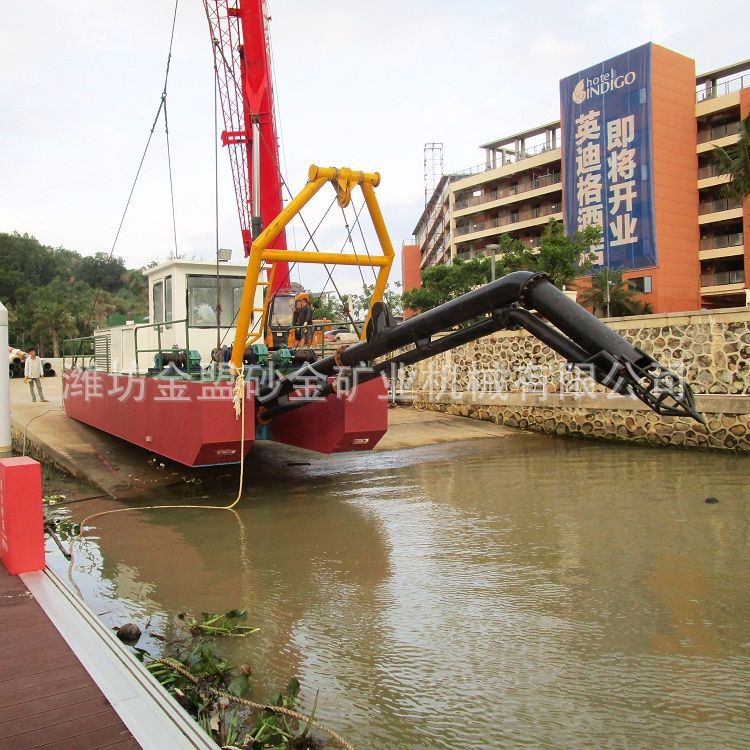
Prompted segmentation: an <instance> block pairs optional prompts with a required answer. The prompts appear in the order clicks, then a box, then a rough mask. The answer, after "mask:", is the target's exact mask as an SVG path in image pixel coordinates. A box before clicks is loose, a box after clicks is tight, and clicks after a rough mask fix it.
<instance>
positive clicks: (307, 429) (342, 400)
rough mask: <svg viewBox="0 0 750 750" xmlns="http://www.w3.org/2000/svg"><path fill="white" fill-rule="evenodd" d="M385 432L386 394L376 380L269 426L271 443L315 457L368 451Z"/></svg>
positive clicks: (282, 416)
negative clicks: (309, 452)
mask: <svg viewBox="0 0 750 750" xmlns="http://www.w3.org/2000/svg"><path fill="white" fill-rule="evenodd" d="M387 430H388V391H387V390H386V387H385V384H384V383H383V381H382V380H380V379H379V378H376V379H375V380H370V381H369V382H367V383H363V384H362V385H358V386H356V387H355V388H354V389H352V391H351V393H349V394H347V395H346V396H343V395H341V396H335V395H334V396H328V397H327V398H326V399H324V400H322V401H314V402H312V403H310V404H307V406H305V407H304V408H303V409H297V410H296V411H291V412H288V413H287V414H282V415H281V416H280V417H276V419H274V420H273V422H271V439H272V440H275V441H276V442H278V443H286V444H287V445H295V446H297V447H298V448H307V449H308V450H312V451H317V452H318V453H342V452H347V451H369V450H371V449H372V448H374V447H375V446H376V445H377V443H378V441H379V440H380V439H381V438H382V437H383V435H385V433H386V432H387Z"/></svg>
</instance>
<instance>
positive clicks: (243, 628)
mask: <svg viewBox="0 0 750 750" xmlns="http://www.w3.org/2000/svg"><path fill="white" fill-rule="evenodd" d="M178 617H180V619H183V618H184V617H185V615H184V613H182V616H180V615H178ZM245 620H247V610H245V609H230V610H229V612H224V613H223V614H216V613H215V612H201V621H200V622H198V621H197V620H191V621H190V622H189V623H188V627H189V628H190V632H191V633H192V634H193V635H226V636H233V637H235V638H244V637H245V636H247V635H250V634H251V633H257V632H258V631H259V630H260V628H255V627H253V626H252V625H243V624H242V623H243V622H244V621H245Z"/></svg>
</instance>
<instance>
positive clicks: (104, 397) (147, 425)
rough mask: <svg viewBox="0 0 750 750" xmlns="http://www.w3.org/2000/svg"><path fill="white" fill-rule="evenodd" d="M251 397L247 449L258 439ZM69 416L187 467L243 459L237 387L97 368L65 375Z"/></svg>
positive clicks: (248, 399)
mask: <svg viewBox="0 0 750 750" xmlns="http://www.w3.org/2000/svg"><path fill="white" fill-rule="evenodd" d="M250 389H251V384H248V396H247V398H246V399H245V442H244V447H243V449H242V452H243V453H245V454H246V453H247V452H248V451H249V450H250V448H251V447H252V444H253V441H254V440H255V401H254V398H253V396H252V394H251V393H249V391H250ZM63 403H64V405H65V411H66V413H67V414H68V416H69V417H72V418H73V419H76V420H78V421H79V422H83V423H84V424H87V425H90V426H91V427H96V428H97V429H99V430H103V431H104V432H107V433H109V434H110V435H114V436H115V437H118V438H121V439H123V440H127V441H128V442H129V443H134V444H135V445H139V446H140V447H141V448H145V449H146V450H149V451H153V452H154V453H156V454H158V455H160V456H165V457H167V458H170V459H172V460H173V461H177V462H179V463H181V464H185V465H186V466H210V465H215V464H228V463H237V462H238V461H239V460H240V457H241V452H240V451H241V448H240V439H241V425H240V421H239V420H238V419H237V418H236V416H235V413H234V408H233V406H232V386H231V385H228V384H221V385H217V384H214V383H202V382H193V381H184V380H178V379H174V378H170V379H161V378H145V377H135V376H130V375H119V374H113V373H106V372H96V371H93V370H66V371H65V372H64V373H63Z"/></svg>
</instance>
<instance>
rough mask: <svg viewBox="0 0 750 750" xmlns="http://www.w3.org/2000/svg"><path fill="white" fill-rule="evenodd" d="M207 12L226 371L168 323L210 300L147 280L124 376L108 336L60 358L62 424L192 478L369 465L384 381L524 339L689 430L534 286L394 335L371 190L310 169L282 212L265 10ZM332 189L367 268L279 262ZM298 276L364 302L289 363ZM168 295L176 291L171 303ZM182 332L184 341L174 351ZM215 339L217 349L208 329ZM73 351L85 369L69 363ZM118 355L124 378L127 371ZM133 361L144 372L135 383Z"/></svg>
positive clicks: (640, 361)
mask: <svg viewBox="0 0 750 750" xmlns="http://www.w3.org/2000/svg"><path fill="white" fill-rule="evenodd" d="M204 5H205V9H206V14H207V18H208V21H209V28H210V31H211V39H212V44H213V48H214V59H215V68H216V80H217V87H218V92H219V98H220V100H221V105H222V111H223V115H224V122H225V130H224V131H223V132H222V134H221V140H222V143H223V144H224V145H225V146H226V147H227V149H228V151H229V156H230V162H231V165H232V172H233V176H234V183H235V194H236V199H237V207H238V212H239V219H240V229H241V235H242V242H243V247H244V251H245V255H246V256H247V258H248V260H247V270H246V274H245V278H244V282H242V292H241V298H239V300H238V299H237V296H236V295H235V292H237V293H239V285H236V286H235V282H236V281H237V280H236V279H232V278H227V279H225V280H222V281H221V286H220V279H219V273H218V270H217V276H216V292H215V295H214V296H215V298H216V299H217V300H219V299H225V300H226V301H225V302H223V303H222V304H221V305H220V304H219V303H218V302H217V304H216V310H215V313H216V315H215V318H216V320H217V321H218V320H219V317H220V315H219V314H220V313H221V311H222V310H225V311H228V308H229V307H230V306H231V307H232V309H233V310H234V313H235V314H234V320H230V321H229V325H227V322H226V318H224V321H225V322H224V327H225V329H226V330H225V334H224V335H225V336H226V335H228V334H229V333H231V332H233V343H232V348H231V355H230V356H227V355H228V351H227V349H226V347H224V348H222V347H220V346H217V347H215V348H214V349H213V350H212V353H211V354H209V353H208V352H202V351H196V350H194V348H192V347H191V342H195V341H197V340H199V339H197V338H196V332H195V329H193V328H191V325H194V324H195V320H193V319H192V318H191V315H192V314H193V313H192V312H191V310H188V311H186V318H185V320H173V319H172V318H171V312H172V310H173V309H179V308H178V307H175V308H173V301H177V300H184V299H186V298H189V293H191V289H192V290H193V292H194V293H195V298H196V300H199V299H200V300H203V301H202V303H201V305H199V307H208V308H210V305H208V303H207V302H206V301H205V300H209V299H211V297H210V295H208V296H205V297H201V296H200V295H202V294H203V293H204V292H203V291H202V290H204V287H203V286H201V284H203V283H204V281H203V280H205V278H206V277H205V276H202V275H196V274H194V273H191V272H189V271H186V272H184V273H182V272H180V273H179V274H178V272H177V270H175V272H174V273H171V272H170V273H171V275H165V276H164V278H163V279H162V278H158V279H157V278H156V274H155V273H154V283H153V284H152V285H151V286H150V288H149V294H150V299H151V312H152V317H151V320H150V323H149V324H147V325H145V326H144V325H137V326H127V325H126V326H124V327H121V329H120V330H118V331H117V332H116V335H117V338H116V341H117V342H118V344H117V346H118V348H117V351H118V352H119V353H120V355H119V356H120V359H121V360H123V361H116V360H115V359H114V358H113V341H114V340H115V339H114V338H113V337H112V335H110V334H109V333H108V332H107V331H106V330H103V331H97V332H96V335H95V336H94V337H92V340H91V341H90V342H88V343H85V342H82V341H80V340H79V341H78V342H77V343H76V342H74V346H73V348H72V349H70V348H69V350H68V351H70V352H71V353H72V354H73V355H74V359H73V361H72V367H68V368H65V373H64V378H65V389H64V403H65V408H66V410H67V413H68V414H69V415H70V416H71V417H73V418H75V419H78V420H80V421H82V422H85V423H87V424H89V425H92V426H94V427H97V428H99V429H102V430H105V431H107V432H109V433H110V434H113V435H116V436H118V437H121V438H123V439H125V440H128V441H130V442H133V443H135V444H137V445H140V446H142V447H144V448H147V449H148V450H150V451H153V452H155V453H158V454H160V455H163V456H167V457H169V458H172V459H174V460H176V461H179V462H181V463H183V464H186V465H189V466H198V465H207V464H222V463H234V462H237V461H239V460H241V458H242V457H243V456H244V455H245V454H246V453H247V451H248V450H249V449H250V447H251V446H252V443H253V441H254V440H256V439H271V440H275V441H279V442H283V443H287V444H291V445H296V446H299V447H302V448H308V449H311V450H316V451H319V452H323V453H331V452H338V451H353V450H369V449H371V448H372V447H374V446H375V445H376V444H377V442H378V441H379V440H380V438H381V437H382V436H383V435H384V434H385V432H386V430H387V428H388V417H387V407H388V405H387V400H386V394H387V391H386V384H385V381H387V379H388V378H393V377H395V375H396V374H397V370H398V368H400V367H405V366H407V365H410V364H414V363H416V362H419V361H421V360H423V359H425V358H427V357H431V356H434V355H436V354H439V353H441V352H445V351H447V350H449V349H451V348H453V347H456V346H460V345H462V344H465V343H467V342H469V341H473V340H474V339H477V338H479V337H481V336H486V335H488V334H491V333H493V332H495V331H498V330H500V329H503V328H511V329H512V328H524V329H526V330H527V331H529V332H530V333H531V334H533V335H534V336H536V337H537V338H538V339H540V340H541V341H542V342H544V343H545V344H547V345H548V346H549V347H551V348H552V349H553V350H555V351H556V352H558V353H559V354H560V355H561V356H562V357H563V358H564V359H565V360H566V361H567V362H568V363H569V365H570V366H571V367H579V368H581V369H582V370H583V371H584V372H585V373H587V374H590V375H591V376H592V377H593V378H594V380H596V381H597V382H598V383H600V384H602V385H603V386H605V387H607V388H609V389H610V390H612V391H614V392H616V393H619V394H633V395H635V396H636V397H638V398H639V399H640V400H641V401H643V402H644V403H645V404H647V405H648V406H649V408H651V409H653V410H654V411H655V412H657V413H659V414H663V415H667V416H683V417H691V418H694V419H697V420H701V417H700V415H699V414H698V413H697V411H696V408H695V402H694V398H693V394H692V392H691V390H690V387H689V385H687V384H686V383H685V382H683V380H682V379H681V378H679V377H678V376H677V375H676V374H675V373H673V372H670V371H669V370H668V369H666V368H665V367H663V366H662V365H661V364H659V363H658V362H656V361H655V360H654V359H653V358H651V357H650V356H649V355H647V354H646V353H644V352H642V351H640V350H638V349H636V348H635V347H633V346H632V345H631V344H629V343H628V342H627V341H625V340H624V339H623V338H622V337H621V336H619V335H618V334H617V333H615V332H614V331H612V330H610V329H609V328H607V327H606V326H605V325H604V324H603V323H601V321H599V320H597V319H596V318H595V317H594V316H592V315H591V314H589V313H588V312H587V311H586V310H584V309H583V308H582V307H580V306H579V305H577V304H576V303H575V302H573V301H571V300H570V299H568V297H566V296H565V295H564V294H563V293H562V292H561V291H559V290H558V289H556V288H555V287H554V285H553V284H552V283H551V282H550V281H549V279H548V278H547V277H546V276H545V275H544V274H534V273H528V272H517V273H512V274H510V275H508V276H506V277H504V278H501V279H499V280H497V281H494V282H492V283H490V284H487V285H485V286H482V287H480V288H478V289H475V290H474V291H472V292H469V293H467V294H464V295H463V296H461V297H458V298H457V299H454V300H452V301H450V302H447V303H445V304H443V305H440V306H439V307H436V308H434V309H432V310H429V311H426V312H423V313H422V314H420V315H417V316H415V317H413V318H410V319H408V320H406V321H405V322H403V323H401V324H399V325H396V326H393V325H392V324H391V321H390V315H389V313H388V310H387V309H386V307H385V305H384V304H383V301H382V300H383V295H384V292H385V289H386V285H387V281H388V275H389V271H390V268H391V265H392V263H393V260H394V256H395V253H394V250H393V245H392V243H391V240H390V237H389V235H388V231H387V228H386V225H385V222H384V220H383V216H382V213H381V211H380V207H379V205H378V201H377V198H376V196H375V188H376V187H377V186H378V184H379V183H380V175H379V174H378V173H375V172H363V171H357V170H352V169H349V168H346V167H342V168H334V167H325V168H323V167H318V166H315V165H313V166H311V167H310V169H309V172H308V181H307V183H306V184H305V185H304V187H303V188H302V190H301V191H300V192H299V194H298V195H297V196H296V197H294V198H292V199H291V201H290V202H289V203H288V205H287V206H283V201H282V196H281V188H282V184H283V180H282V178H281V172H280V169H279V157H278V148H277V141H276V126H275V123H274V113H273V93H272V85H271V72H270V71H271V68H270V59H269V46H268V37H267V28H266V27H267V17H266V14H265V9H264V2H263V0H239V1H238V2H237V4H236V5H232V6H230V5H229V2H228V0H204ZM329 186H332V187H333V190H334V201H335V202H337V203H338V205H339V206H340V207H341V209H342V211H343V210H344V209H345V208H346V207H347V206H349V204H350V202H351V200H352V195H353V194H355V193H356V192H357V191H360V192H361V194H362V198H363V208H364V207H366V209H367V215H369V218H370V220H371V222H372V226H373V229H374V233H375V235H376V237H377V240H378V244H379V246H380V253H379V254H373V253H370V251H369V249H368V248H359V249H357V248H355V246H354V242H353V241H352V236H351V232H349V235H348V240H349V244H350V245H351V252H344V251H343V249H342V251H341V252H326V251H320V250H319V248H317V246H315V250H316V251H315V252H313V251H310V250H307V251H305V250H304V249H302V250H297V249H291V250H290V249H287V242H286V235H285V230H286V228H287V226H288V225H289V222H290V221H291V220H292V219H293V218H294V217H295V216H297V215H298V214H299V212H300V211H301V209H302V208H303V207H305V206H306V205H307V204H308V203H309V201H310V200H311V199H312V198H313V197H314V196H315V195H316V194H318V193H319V192H321V191H322V190H323V189H324V188H325V189H327V188H328V187H329ZM290 197H291V196H290ZM357 216H358V215H357ZM357 220H358V219H357ZM305 226H306V225H305ZM310 237H311V239H312V235H311V236H310ZM362 237H363V241H364V235H362ZM308 263H315V264H322V265H324V266H325V267H326V269H328V268H329V267H335V266H340V265H346V266H359V267H369V268H371V269H372V271H373V274H374V276H375V283H374V287H373V293H372V296H371V299H370V304H369V309H368V312H367V315H366V318H365V321H364V324H363V326H362V329H361V335H360V340H359V341H358V342H357V343H353V344H351V345H348V346H340V347H337V348H335V350H334V351H333V352H331V351H330V350H329V352H328V353H326V351H325V344H324V341H323V337H322V336H321V344H323V345H322V346H321V347H320V350H319V351H313V349H312V348H311V349H308V350H306V351H308V352H309V354H305V355H304V356H302V354H303V352H302V351H301V350H300V348H299V346H298V342H290V341H289V339H288V338H287V339H286V340H285V337H286V336H288V333H289V329H290V328H292V325H291V323H292V321H291V319H290V313H291V305H292V304H293V302H294V297H295V296H296V293H297V292H295V291H293V290H292V284H291V282H290V264H300V265H302V264H308ZM158 268H159V267H157V269H158ZM175 268H176V266H175ZM167 270H168V269H167ZM167 270H165V273H166V272H167ZM181 279H185V280H186V281H185V283H186V284H187V288H184V289H183V288H179V286H178V283H179V282H180V280H181ZM191 284H192V287H191V286H190V285H191ZM157 287H158V289H159V292H158V295H157V294H156V291H155V290H156V289H157ZM167 289H169V296H168V295H167ZM157 297H158V299H159V306H157V305H156V302H155V300H156V299H157ZM167 310H169V311H170V315H169V316H168V315H167V314H166V311H167ZM159 314H161V316H162V317H159ZM228 317H231V315H230V316H228ZM181 323H184V326H185V327H184V340H183V341H178V340H177V338H176V337H177V332H178V330H179V324H181ZM550 323H551V324H552V325H550ZM553 326H554V327H553ZM216 329H217V330H216V337H217V338H218V339H219V340H221V338H222V337H221V331H220V330H219V329H220V326H219V324H218V322H217V326H216ZM191 331H192V333H191ZM321 333H322V331H321ZM438 333H443V334H444V335H443V336H441V337H440V338H437V337H436V334H438ZM139 335H140V338H138V337H139ZM130 337H132V342H131V344H132V346H131V344H128V341H129V340H130ZM126 340H127V341H126ZM144 341H145V342H146V344H145V345H144V343H143V342H144ZM149 341H150V342H151V343H150V344H149V343H148V342H149ZM139 343H140V348H139ZM303 343H304V342H303ZM126 344H127V345H128V346H131V349H128V348H127V346H126ZM85 347H89V349H86V352H88V354H87V356H77V355H76V352H78V353H79V354H83V353H84V349H85ZM131 350H132V351H133V352H134V353H135V355H134V356H135V365H134V366H133V363H128V362H126V361H124V358H125V352H126V351H131ZM139 351H140V352H141V354H142V355H143V354H145V353H148V354H149V356H151V355H152V356H153V360H154V367H151V368H149V369H148V371H147V372H146V373H142V371H141V369H140V365H139V360H138V354H139ZM227 359H229V361H227ZM180 363H183V364H184V366H181V365H180ZM167 365H168V366H167ZM123 378H127V384H126V385H124V384H123ZM238 402H239V404H238ZM233 406H234V407H235V408H233ZM237 417H239V420H238V418H237Z"/></svg>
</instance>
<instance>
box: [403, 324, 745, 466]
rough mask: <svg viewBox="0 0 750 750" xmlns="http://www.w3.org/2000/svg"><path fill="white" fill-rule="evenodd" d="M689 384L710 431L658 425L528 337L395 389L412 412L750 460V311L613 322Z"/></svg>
mask: <svg viewBox="0 0 750 750" xmlns="http://www.w3.org/2000/svg"><path fill="white" fill-rule="evenodd" d="M608 324H609V325H610V326H611V327H612V328H614V329H615V330H617V331H618V332H619V333H620V334H621V335H622V336H624V337H625V338H626V339H627V340H628V341H630V342H631V343H633V344H634V345H635V346H637V347H639V348H640V349H642V350H643V351H645V352H647V353H648V354H650V355H651V356H653V357H654V358H655V359H657V360H658V361H660V362H662V363H663V364H665V365H667V366H668V367H670V368H671V369H674V370H676V371H678V372H680V373H681V374H683V375H684V376H685V377H686V379H687V381H688V382H689V383H690V384H691V385H692V387H693V390H694V391H695V393H696V394H703V395H704V396H705V398H703V399H699V404H698V406H699V408H700V409H701V411H702V412H703V414H704V416H705V417H706V422H707V424H706V426H705V427H704V426H701V425H696V424H695V423H693V422H691V421H690V420H682V419H678V418H674V417H660V416H659V415H656V414H654V413H652V412H651V411H649V410H647V409H645V407H642V405H641V404H640V403H639V402H636V403H623V399H617V398H616V399H612V398H610V397H609V393H608V392H607V391H606V389H604V388H603V387H601V386H599V385H597V384H595V383H594V382H593V381H592V380H590V378H588V377H586V376H585V375H582V374H581V373H580V372H579V371H574V372H568V371H567V369H566V367H565V363H564V361H563V360H562V359H561V358H560V357H558V355H556V354H555V353H554V352H552V351H551V350H550V349H549V348H548V347H546V346H544V345H543V344H541V343H540V342H539V341H538V340H537V339H535V338H534V337H533V336H531V335H530V334H528V333H526V332H506V331H504V332H501V333H498V334H495V335H493V336H488V337H486V338H484V339H479V340H478V341H476V342H473V343H471V344H467V345H466V346H462V347H459V348H457V349H454V350H452V351H450V352H446V353H445V354H443V355H440V356H438V357H434V358H432V359H431V360H426V361H425V362H422V363H420V364H418V365H416V366H414V367H412V368H410V369H409V371H408V372H407V373H405V377H403V378H402V380H401V381H400V383H399V386H398V389H399V391H400V394H401V396H402V399H403V398H406V399H411V400H412V401H413V402H414V403H415V405H416V406H418V407H422V408H430V409H436V410H440V411H445V412H447V413H451V414H461V415H463V416H467V417H472V418H475V419H483V420H487V421H492V422H496V423H497V424H506V425H509V426H512V427H525V428H529V429H535V430H541V431H544V432H548V433H555V434H575V435H580V436H585V437H597V438H604V439H619V440H633V441H637V442H643V443H648V444H651V445H676V446H684V447H695V448H697V447H703V448H720V449H725V450H732V451H742V452H750V311H746V310H737V311H721V312H714V313H711V314H708V313H694V314H689V315H682V314H674V315H665V316H644V317H642V318H641V317H639V318H624V319H619V320H612V321H609V322H608Z"/></svg>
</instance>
